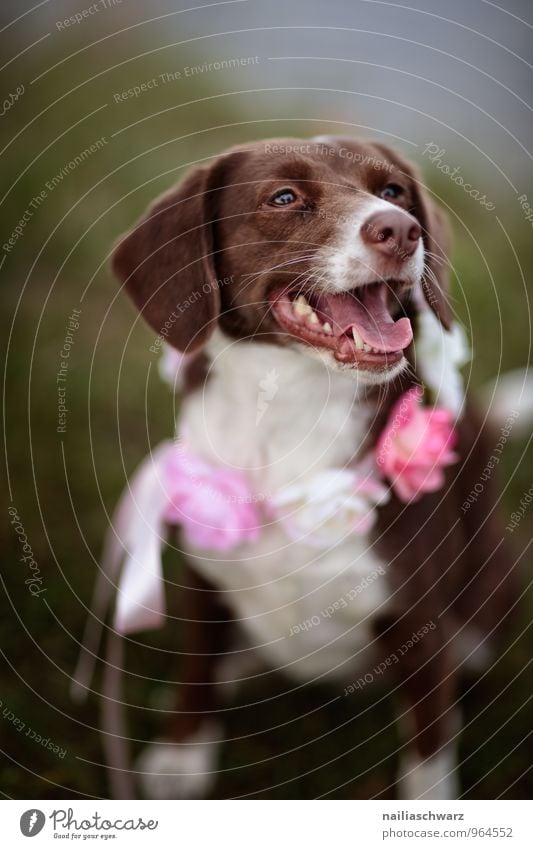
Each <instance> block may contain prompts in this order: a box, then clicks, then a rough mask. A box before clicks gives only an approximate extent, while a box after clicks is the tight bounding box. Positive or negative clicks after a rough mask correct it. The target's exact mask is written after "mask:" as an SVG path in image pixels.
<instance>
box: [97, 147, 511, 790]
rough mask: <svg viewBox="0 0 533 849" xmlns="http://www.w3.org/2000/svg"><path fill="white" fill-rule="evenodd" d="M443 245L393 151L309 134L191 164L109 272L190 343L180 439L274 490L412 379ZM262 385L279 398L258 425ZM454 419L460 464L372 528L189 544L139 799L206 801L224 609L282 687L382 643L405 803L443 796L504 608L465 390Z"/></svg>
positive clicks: (179, 343) (443, 265) (343, 667)
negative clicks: (463, 705) (470, 661)
mask: <svg viewBox="0 0 533 849" xmlns="http://www.w3.org/2000/svg"><path fill="white" fill-rule="evenodd" d="M447 257H448V235H447V228H446V221H445V218H444V215H443V213H442V212H441V210H440V209H438V208H437V206H435V204H434V202H433V200H432V199H431V198H430V196H429V194H428V192H427V191H425V190H424V189H423V187H422V185H421V183H420V181H419V179H418V178H417V176H416V172H415V171H414V170H413V168H412V166H411V165H410V164H409V163H408V162H406V161H405V160H404V159H403V157H401V156H399V155H398V154H397V153H396V152H395V151H393V150H392V149H390V148H389V147H386V146H385V145H382V144H380V143H370V142H367V141H355V140H353V139H346V138H337V137H319V138H315V139H312V140H298V139H278V140H273V141H266V142H257V143H254V144H250V145H246V146H239V147H236V148H232V149H231V150H229V151H228V152H226V153H224V154H222V155H220V156H219V157H217V158H216V159H215V160H214V161H213V162H212V163H211V164H209V165H207V166H203V167H198V168H195V169H194V170H193V171H192V172H191V173H190V174H189V175H188V176H187V177H186V179H185V180H184V181H183V182H182V183H181V184H180V185H178V187H177V188H175V189H173V190H172V191H171V192H169V193H168V194H166V195H165V196H164V197H163V198H161V199H160V200H158V201H157V203H156V204H155V205H154V206H153V207H152V208H151V209H150V210H149V211H148V213H147V214H146V215H145V217H144V218H143V219H142V220H141V221H140V223H139V224H138V225H137V226H136V227H135V228H134V229H133V230H132V231H131V232H130V233H129V234H127V235H126V236H125V237H124V238H123V240H122V241H121V242H120V243H119V245H118V247H117V248H116V250H115V253H114V260H113V266H114V270H115V272H116V274H117V275H118V276H119V278H120V279H121V280H122V281H123V282H124V285H125V287H126V289H127V291H128V293H129V294H130V295H131V297H132V298H133V301H134V302H135V304H136V306H137V307H138V309H139V310H140V311H141V312H142V315H143V316H144V318H145V319H146V320H147V322H148V323H149V324H150V325H151V327H152V328H153V329H154V331H155V332H156V333H158V334H160V333H162V334H163V337H164V338H165V339H166V341H167V342H168V343H170V345H172V346H173V347H174V348H176V349H177V350H179V351H181V352H186V353H188V354H190V353H195V354H196V356H195V357H191V360H190V367H189V387H188V391H187V393H186V395H185V398H184V400H183V403H182V406H181V409H180V425H181V426H183V427H184V428H185V429H186V431H187V433H188V434H189V439H190V444H191V446H192V448H193V450H194V451H195V452H196V453H197V454H199V455H201V456H203V457H205V458H206V459H208V460H209V461H210V462H212V463H214V464H216V465H218V466H227V467H229V468H238V469H240V470H245V471H246V474H247V475H249V477H250V479H251V480H252V481H253V485H254V490H255V491H256V492H259V493H269V492H272V491H275V490H279V489H280V488H282V487H284V486H287V485H289V484H291V483H292V482H294V481H295V480H299V479H301V478H302V476H304V477H305V475H307V474H310V473H316V472H317V471H320V470H327V469H330V468H338V467H344V466H346V465H347V464H349V463H350V462H353V460H354V459H355V458H357V457H358V456H360V455H362V454H363V453H364V452H365V451H367V450H368V448H369V446H370V447H371V446H373V445H374V444H375V442H376V439H377V437H378V434H379V433H380V431H381V429H382V427H383V424H384V422H385V420H386V418H387V415H388V413H389V411H390V409H391V405H392V404H393V403H394V402H395V400H396V399H397V398H398V397H399V396H400V395H401V394H402V393H403V392H405V391H406V389H407V388H409V387H410V386H413V385H415V384H419V383H421V379H420V375H421V374H423V366H424V363H423V362H421V361H420V359H419V360H418V361H417V360H416V350H415V348H416V346H413V344H412V332H411V327H412V328H414V329H415V338H416V326H417V319H418V315H419V313H420V310H421V309H422V308H425V309H426V310H428V309H430V310H431V311H432V314H434V315H436V316H437V317H438V320H439V322H440V324H437V323H435V324H436V326H438V327H439V328H442V332H443V333H447V332H448V331H449V330H450V329H451V328H452V325H453V317H452V314H451V311H450V308H449V305H448V302H447V298H446V294H447V290H448V264H447V262H448V260H447ZM302 295H303V299H302ZM297 299H298V301H297ZM424 299H425V301H424ZM365 322H366V324H365ZM356 325H357V327H359V328H361V327H362V326H364V328H365V333H364V336H365V337H366V341H365V339H363V338H362V337H361V334H360V333H358V332H357V331H356V332H355V333H354V332H353V329H354V327H355V326H356ZM422 356H423V354H422V353H420V354H419V358H420V357H422ZM265 375H271V376H272V375H275V384H276V385H275V392H271V393H270V395H271V396H275V397H272V398H271V400H270V403H269V406H268V409H267V410H266V413H265V414H264V415H263V414H262V415H258V406H257V405H258V391H259V389H258V387H259V386H260V385H261V381H262V380H264V378H265ZM443 381H444V382H445V381H446V375H444V376H443ZM446 389H447V387H446V386H444V387H443V390H444V391H445V390H446ZM267 395H268V393H267ZM456 427H457V430H458V433H459V441H458V445H457V447H456V451H457V453H458V455H459V461H458V463H457V464H456V465H455V466H452V467H450V468H449V469H447V477H446V483H445V485H444V487H443V488H442V489H441V490H440V491H439V492H434V493H428V494H426V495H424V497H422V498H420V499H418V500H416V501H414V502H413V503H410V504H404V503H401V502H400V501H399V500H398V499H397V498H396V497H394V496H393V497H392V498H391V499H390V500H389V502H388V503H387V504H385V505H383V506H381V507H380V508H379V519H378V522H377V524H376V525H375V527H374V528H373V530H372V532H371V533H369V534H367V535H363V536H353V535H352V536H346V535H341V536H340V538H339V541H338V544H335V545H332V546H329V547H328V548H327V549H326V550H323V551H319V550H317V549H316V548H313V547H311V546H310V545H308V544H306V542H305V540H301V541H291V540H289V539H287V537H286V535H285V534H284V532H283V530H282V529H281V528H280V527H279V524H278V523H276V522H275V521H271V522H267V523H266V524H265V527H264V528H263V530H262V533H261V536H260V538H259V539H258V540H257V541H255V542H249V543H243V544H242V545H240V546H239V547H238V548H237V549H236V550H235V551H233V552H231V554H224V553H223V554H218V553H216V552H212V551H203V550H199V549H197V548H195V547H193V546H190V545H189V546H187V545H183V547H184V548H185V549H186V550H187V555H188V563H189V567H190V568H189V572H188V574H187V576H186V578H185V577H184V578H183V579H182V583H184V584H187V587H186V589H184V590H183V602H184V620H185V624H186V626H187V627H186V644H185V645H184V646H183V658H184V663H183V666H182V668H181V670H180V680H181V681H183V683H182V684H181V685H180V692H179V694H178V699H177V704H178V705H179V709H178V710H177V711H176V714H175V717H174V719H173V722H172V724H171V725H170V726H169V727H168V728H167V729H166V739H167V741H168V745H167V746H165V745H163V744H161V743H159V744H157V745H154V747H151V748H149V749H148V750H146V751H145V753H144V755H143V757H142V759H141V766H140V770H141V771H142V772H143V773H144V778H145V792H146V793H148V794H149V795H152V796H154V797H165V796H167V797H174V798H179V797H186V796H189V797H191V796H193V797H194V796H202V795H204V794H205V793H207V792H208V791H209V789H210V786H211V782H212V778H213V775H214V773H215V771H216V754H217V745H218V743H219V742H220V741H221V740H222V730H221V729H220V727H219V725H218V723H217V722H216V721H215V719H214V711H215V710H216V706H217V687H216V682H217V680H218V679H219V678H220V677H221V676H222V677H224V673H223V672H222V673H221V671H220V669H219V668H217V667H218V666H219V665H220V662H221V661H222V660H223V658H224V651H223V649H221V647H222V646H223V642H222V630H223V629H224V621H228V622H231V621H232V620H233V621H234V622H236V623H237V624H238V626H239V627H240V629H241V631H242V632H243V633H244V634H245V635H246V638H247V641H248V644H249V645H250V646H252V647H253V648H254V649H255V650H256V651H257V652H258V653H259V655H261V656H262V658H263V659H264V660H266V662H267V663H268V664H269V666H270V667H272V668H275V669H277V670H279V671H281V672H283V673H285V674H286V675H289V676H292V677H295V678H296V679H298V680H304V681H326V680H329V681H332V682H333V683H334V684H335V686H338V687H340V688H344V687H345V686H346V685H349V684H350V683H351V682H354V681H356V680H357V679H358V677H359V676H364V675H365V673H368V672H369V671H370V670H372V668H373V667H374V666H375V664H376V663H377V662H379V661H382V660H383V659H384V658H388V657H391V656H392V655H395V656H396V657H397V660H398V662H395V663H394V664H390V668H388V670H387V673H386V677H387V679H388V680H389V682H390V686H391V689H392V690H394V693H395V696H396V697H397V704H398V711H399V731H400V736H401V741H402V753H403V760H402V763H401V768H400V774H399V782H400V784H399V791H398V792H399V796H400V798H410V799H412V798H422V797H423V798H454V797H455V796H456V794H457V793H458V783H457V770H456V760H455V749H456V745H457V739H458V733H459V729H460V722H459V718H458V717H459V712H458V708H457V675H458V672H459V671H460V668H461V664H462V663H463V662H464V661H465V658H466V657H467V656H468V655H471V656H473V655H474V654H476V652H475V651H474V650H475V649H476V647H477V649H478V652H477V654H478V655H480V654H482V651H481V649H483V648H484V647H485V643H486V640H487V637H488V636H489V635H491V634H492V633H493V631H495V630H496V629H497V628H498V627H499V625H500V624H501V622H502V620H503V619H504V618H505V614H506V612H507V611H508V610H509V609H510V607H511V606H512V603H513V600H514V595H513V593H514V590H513V585H512V582H511V581H510V579H509V572H510V569H511V566H512V559H511V558H510V556H509V555H508V553H507V552H506V546H505V544H502V543H501V540H502V537H503V534H502V532H501V524H500V519H499V517H498V515H497V510H495V503H496V500H497V496H496V494H495V492H494V490H493V483H492V481H487V482H486V483H485V485H484V488H483V493H482V495H480V497H479V498H477V499H476V501H475V503H473V504H471V505H470V507H469V509H468V510H467V511H464V510H462V509H461V505H463V504H464V502H465V500H466V499H467V498H468V495H469V493H470V491H471V489H472V487H473V485H475V483H476V482H477V481H478V480H479V476H480V474H481V472H482V470H483V468H484V466H485V463H486V461H487V458H488V457H489V456H490V454H491V450H490V447H487V443H486V436H485V434H484V432H483V429H482V427H481V423H480V418H479V417H478V416H477V414H476V411H475V410H474V409H473V408H472V407H471V405H470V404H469V402H466V403H465V404H464V406H463V408H462V409H461V410H458V414H457V424H456ZM370 573H372V574H378V575H379V578H378V579H377V580H374V581H368V582H367V586H366V589H365V590H364V591H363V592H360V593H356V594H354V595H353V600H352V601H351V602H350V603H349V604H348V605H345V606H343V607H341V606H339V605H337V608H338V609H337V610H336V613H335V615H333V616H330V617H328V618H326V617H322V619H321V622H320V625H319V626H317V627H312V628H310V627H308V628H300V629H299V630H298V629H297V628H296V627H295V626H297V624H298V623H303V622H306V621H307V622H309V621H311V622H312V621H314V620H313V617H315V616H316V614H317V613H318V612H319V611H322V610H324V609H326V608H328V606H330V605H335V603H336V602H338V600H339V599H341V598H343V597H344V596H345V595H346V593H347V591H348V590H349V589H350V588H353V587H357V586H360V585H361V584H362V582H363V581H364V579H365V577H367V576H368V575H369V574H370ZM428 623H432V627H431V628H429V629H428V628H427V627H426V629H425V634H424V638H423V639H420V640H419V641H418V642H414V643H411V648H410V650H409V651H406V652H405V653H403V654H402V655H401V656H399V655H398V649H399V647H400V646H403V645H405V644H406V642H407V641H408V640H409V639H410V638H411V637H412V635H413V634H414V633H417V632H419V631H420V629H421V628H424V627H425V626H427V624H428ZM226 677H227V676H226ZM212 712H213V715H211V714H212ZM179 744H187V745H179Z"/></svg>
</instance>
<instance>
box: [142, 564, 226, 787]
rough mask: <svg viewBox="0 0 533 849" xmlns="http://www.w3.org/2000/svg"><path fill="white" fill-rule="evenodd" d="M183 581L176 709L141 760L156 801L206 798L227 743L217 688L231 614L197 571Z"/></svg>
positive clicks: (144, 777)
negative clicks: (220, 719)
mask: <svg viewBox="0 0 533 849" xmlns="http://www.w3.org/2000/svg"><path fill="white" fill-rule="evenodd" d="M182 584H183V586H182V589H181V616H182V624H183V632H184V637H183V649H182V655H181V658H180V664H179V668H178V680H179V682H180V683H179V684H178V688H177V693H176V699H175V709H174V711H173V713H172V715H171V719H170V720H169V721H168V722H167V725H166V727H165V729H164V733H163V738H162V739H161V740H158V741H156V742H154V743H152V744H150V745H149V746H148V747H147V748H146V749H145V750H144V751H143V752H142V753H141V755H140V757H139V758H138V760H137V763H136V769H137V770H138V773H139V779H140V782H141V785H142V789H143V792H144V794H145V795H146V796H148V797H149V798H152V799H185V798H188V799H197V798H204V797H205V796H206V795H207V794H208V793H209V792H210V790H211V788H212V786H213V784H214V782H215V778H216V769H217V762H218V754H219V749H220V745H221V742H222V727H221V724H220V722H219V721H218V720H217V719H216V714H215V710H216V698H215V688H216V679H217V668H218V666H219V663H220V662H221V661H222V659H223V658H224V647H225V645H226V638H227V631H228V627H229V624H228V622H227V613H226V610H225V608H224V607H223V606H222V605H221V604H220V601H219V597H218V594H217V592H216V591H215V590H214V589H213V588H212V587H211V586H210V585H209V584H208V583H207V582H205V581H204V580H203V579H202V578H200V576H199V575H197V574H196V572H194V571H193V570H192V569H187V570H186V571H185V573H184V575H183V578H182Z"/></svg>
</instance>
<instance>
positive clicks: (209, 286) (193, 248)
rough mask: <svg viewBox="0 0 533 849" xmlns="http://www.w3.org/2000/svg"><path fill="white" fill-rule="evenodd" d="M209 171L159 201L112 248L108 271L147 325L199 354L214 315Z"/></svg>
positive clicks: (216, 306)
mask: <svg viewBox="0 0 533 849" xmlns="http://www.w3.org/2000/svg"><path fill="white" fill-rule="evenodd" d="M210 171H211V169H210V168H196V169H195V170H194V171H192V172H191V173H190V174H189V175H188V176H187V177H186V178H185V180H184V181H183V182H182V183H181V184H180V185H179V186H178V187H177V188H175V189H172V190H171V191H170V192H168V193H167V194H165V195H163V197H161V198H159V200H157V201H156V203H155V204H154V205H153V206H151V207H150V208H149V209H148V211H147V212H146V213H145V215H144V216H143V218H142V219H141V220H140V221H139V222H138V224H136V226H135V227H134V228H133V229H132V230H130V231H129V233H127V234H126V235H125V236H124V237H123V238H122V239H121V241H120V242H119V243H118V245H117V247H116V248H115V250H114V253H113V258H112V265H113V270H114V272H115V274H116V275H117V276H118V277H119V279H120V280H122V281H123V283H124V285H125V287H126V290H127V291H128V293H129V294H130V296H131V298H132V299H133V301H134V303H135V305H136V306H137V307H138V309H139V310H140V312H141V313H142V315H143V316H144V318H145V319H146V321H147V322H148V324H149V325H150V326H151V327H152V329H153V330H155V332H156V333H158V334H162V335H163V336H164V338H165V339H166V340H167V341H168V342H169V343H170V344H171V345H173V346H174V347H175V348H177V349H178V350H179V351H193V350H196V349H198V348H200V347H201V346H202V345H203V344H205V342H206V341H207V339H208V338H209V336H210V335H211V333H212V331H213V329H214V327H215V324H216V321H217V318H218V314H219V310H220V294H219V291H218V284H217V278H216V272H215V265H214V260H213V250H214V247H213V235H212V215H211V214H210V210H209V207H210V199H211V193H210V191H209V176H210Z"/></svg>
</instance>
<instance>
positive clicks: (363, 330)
mask: <svg viewBox="0 0 533 849" xmlns="http://www.w3.org/2000/svg"><path fill="white" fill-rule="evenodd" d="M405 288H406V287H405V284H402V283H397V282H395V281H387V282H377V283H369V284H366V285H365V286H360V287H359V288H357V289H353V290H352V291H350V292H339V293H338V294H331V293H327V292H317V291H316V290H315V291H306V292H302V291H301V290H300V289H298V288H295V289H293V290H291V289H288V288H287V287H286V286H285V287H284V288H282V289H277V290H276V291H275V292H274V293H273V294H272V296H271V304H272V311H273V313H274V316H275V318H276V320H277V322H278V324H279V325H280V326H281V327H282V328H283V329H284V330H285V331H287V332H289V333H290V334H291V335H292V336H294V337H296V338H297V339H298V340H300V341H302V342H305V343H307V344H308V345H312V346H313V347H315V348H325V349H327V350H328V351H331V352H332V353H333V355H334V356H335V359H336V360H338V361H339V362H340V363H345V364H347V365H353V366H354V367H359V366H360V367H364V368H365V369H369V370H372V369H379V370H383V369H387V368H389V367H391V366H394V365H396V364H397V363H398V362H399V361H400V360H401V359H402V357H403V352H404V350H405V348H407V347H408V346H409V344H410V343H411V340H412V338H413V331H412V328H411V322H410V321H409V319H408V318H406V317H405V316H404V317H402V318H398V319H394V318H393V314H392V313H393V312H395V311H397V309H398V306H399V294H400V292H401V291H403V290H404V289H405Z"/></svg>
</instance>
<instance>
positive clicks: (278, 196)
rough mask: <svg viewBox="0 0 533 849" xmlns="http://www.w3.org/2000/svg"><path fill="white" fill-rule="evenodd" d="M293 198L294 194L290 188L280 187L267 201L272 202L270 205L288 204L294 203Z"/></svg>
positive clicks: (294, 197)
mask: <svg viewBox="0 0 533 849" xmlns="http://www.w3.org/2000/svg"><path fill="white" fill-rule="evenodd" d="M295 200H296V195H295V194H294V192H293V191H292V189H280V190H279V191H278V192H276V193H275V194H273V195H272V197H271V198H270V200H269V201H268V202H269V203H270V204H272V206H289V204H291V203H294V201H295Z"/></svg>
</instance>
